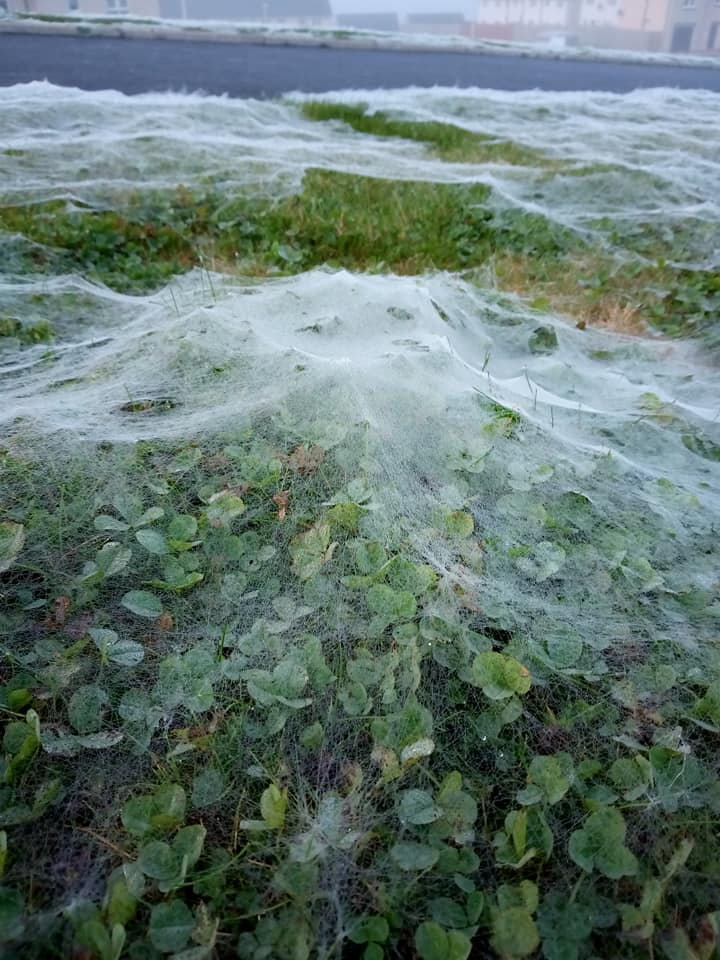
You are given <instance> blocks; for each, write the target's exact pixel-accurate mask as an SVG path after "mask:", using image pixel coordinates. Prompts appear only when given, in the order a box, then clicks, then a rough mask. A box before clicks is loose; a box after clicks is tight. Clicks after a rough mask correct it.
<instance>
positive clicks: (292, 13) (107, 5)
mask: <svg viewBox="0 0 720 960" xmlns="http://www.w3.org/2000/svg"><path fill="white" fill-rule="evenodd" d="M8 5H9V9H10V12H12V13H41V14H42V13H50V14H65V13H81V14H82V13H89V14H117V15H125V14H129V15H131V16H138V17H165V18H168V19H173V20H270V21H274V22H276V23H290V24H296V25H314V24H330V23H331V22H332V11H331V9H330V0H9V4H8Z"/></svg>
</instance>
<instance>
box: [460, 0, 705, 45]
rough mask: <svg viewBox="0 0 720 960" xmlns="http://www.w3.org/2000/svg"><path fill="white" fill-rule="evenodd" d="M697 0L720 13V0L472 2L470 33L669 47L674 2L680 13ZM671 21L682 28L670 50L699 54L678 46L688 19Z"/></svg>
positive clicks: (575, 42)
mask: <svg viewBox="0 0 720 960" xmlns="http://www.w3.org/2000/svg"><path fill="white" fill-rule="evenodd" d="M696 3H697V4H698V8H699V7H701V6H705V7H707V8H709V7H711V6H713V5H714V6H715V9H716V10H718V11H720V0H476V8H475V9H476V15H475V19H476V25H475V32H476V35H477V36H481V37H494V38H501V39H505V40H520V41H530V42H533V41H553V40H554V41H555V42H556V43H558V44H559V45H562V44H563V43H567V44H580V45H587V46H593V47H606V48H613V49H618V50H622V49H625V50H644V51H658V50H668V49H670V48H671V44H672V35H673V28H672V27H668V22H669V19H670V18H671V15H672V13H671V11H672V10H673V9H674V6H673V5H675V6H676V7H677V10H678V11H679V12H680V13H684V12H685V10H686V7H685V6H684V5H688V4H692V5H693V7H694V4H696ZM686 19H687V18H686ZM691 19H692V18H691ZM710 19H711V18H709V17H707V16H705V15H703V17H700V16H698V20H701V22H702V25H701V26H700V25H699V26H698V27H697V28H695V35H697V36H699V34H700V33H702V32H703V31H704V36H706V35H707V33H708V31H709V29H710V26H709V25H708V26H707V29H705V26H706V23H707V24H709V22H710ZM716 19H720V16H719V17H717V18H716ZM688 22H689V21H688ZM676 24H677V25H678V26H680V27H684V31H683V30H681V31H680V34H679V39H676V47H675V49H686V50H687V49H692V50H693V51H697V52H699V51H700V49H701V47H700V46H697V45H696V46H694V47H687V46H685V47H680V46H679V45H678V44H680V43H681V42H683V37H684V36H685V35H686V33H687V22H686V20H683V19H682V17H681V16H680V17H678V18H677V19H676ZM669 38H670V39H669ZM699 42H700V41H699V40H698V41H697V43H699ZM705 49H706V48H705Z"/></svg>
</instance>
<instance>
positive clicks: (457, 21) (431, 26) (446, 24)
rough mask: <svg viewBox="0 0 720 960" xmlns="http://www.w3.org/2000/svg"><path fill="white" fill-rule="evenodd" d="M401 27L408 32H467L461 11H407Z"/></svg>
mask: <svg viewBox="0 0 720 960" xmlns="http://www.w3.org/2000/svg"><path fill="white" fill-rule="evenodd" d="M403 29H404V30H407V31H408V33H452V34H463V33H467V22H466V20H465V16H464V14H462V13H455V12H453V11H449V12H439V13H409V14H408V15H407V17H406V18H405V23H404V25H403Z"/></svg>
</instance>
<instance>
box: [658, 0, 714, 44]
mask: <svg viewBox="0 0 720 960" xmlns="http://www.w3.org/2000/svg"><path fill="white" fill-rule="evenodd" d="M663 46H664V48H665V49H666V50H670V51H672V52H673V53H705V54H711V55H715V56H720V0H670V4H669V10H668V16H667V21H666V24H665V37H664V44H663Z"/></svg>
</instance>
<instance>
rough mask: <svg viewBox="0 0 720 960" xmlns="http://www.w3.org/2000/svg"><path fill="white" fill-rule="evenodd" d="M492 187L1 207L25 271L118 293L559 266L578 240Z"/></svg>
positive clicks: (362, 185)
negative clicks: (349, 273) (220, 268)
mask: <svg viewBox="0 0 720 960" xmlns="http://www.w3.org/2000/svg"><path fill="white" fill-rule="evenodd" d="M489 201H490V191H489V189H488V188H487V187H485V186H483V185H480V184H479V185H465V184H437V183H427V182H421V181H401V180H385V179H379V178H373V177H361V176H357V175H353V174H344V173H336V172H333V171H325V170H310V171H308V173H307V174H306V176H305V179H304V182H303V189H302V191H301V192H300V193H299V194H297V195H295V196H290V197H286V198H283V199H281V200H279V201H276V202H270V201H264V200H251V199H248V198H246V197H242V196H240V197H236V198H227V197H225V196H222V195H220V194H217V193H212V192H210V193H206V194H196V193H194V192H191V191H189V190H186V189H184V188H180V189H178V190H177V191H175V192H171V193H154V194H134V195H130V196H129V197H127V198H125V200H124V201H123V203H122V204H121V205H120V207H119V209H113V210H97V209H90V208H87V209H81V210H77V209H72V210H68V209H67V208H66V206H65V205H64V204H63V203H59V202H52V203H45V204H38V205H31V206H15V207H4V208H1V209H0V230H5V231H6V232H8V233H16V234H20V235H21V236H23V237H25V238H26V239H27V240H28V241H31V244H29V245H27V247H26V249H25V251H24V253H23V254H22V256H21V259H20V261H19V262H16V264H15V266H14V268H13V269H14V270H15V272H19V273H21V272H24V271H31V272H32V271H39V272H43V273H44V272H63V271H72V270H75V271H79V272H81V273H82V274H83V275H85V276H88V277H90V278H94V279H98V280H101V281H102V282H103V283H106V284H108V285H109V286H111V287H114V288H115V289H118V290H122V291H127V292H144V291H147V290H152V289H157V287H159V286H160V285H162V284H163V283H165V282H166V281H167V280H168V279H169V277H171V276H172V275H173V274H176V273H181V272H184V271H186V270H187V269H188V268H189V267H191V266H193V265H197V264H211V265H212V264H214V263H220V264H224V265H226V266H228V265H229V266H231V267H235V268H236V269H240V270H242V271H243V272H244V273H246V274H250V275H258V276H263V275H267V274H268V273H270V272H277V271H282V272H287V273H292V272H297V271H299V270H305V269H309V268H311V267H314V266H319V265H322V264H330V265H332V266H338V267H346V268H348V269H351V270H362V271H385V270H391V271H393V272H396V273H400V274H416V273H422V272H425V271H427V270H433V269H440V270H451V271H459V270H463V269H466V268H469V267H474V266H477V265H478V264H481V263H483V262H485V261H486V260H487V259H488V257H490V256H491V255H492V254H494V253H496V252H498V251H506V252H512V253H517V254H524V255H526V256H533V257H546V258H550V259H553V258H556V257H557V256H559V255H560V254H561V253H562V252H563V251H564V250H567V249H569V248H570V247H571V246H573V245H575V244H576V243H577V241H575V240H574V239H573V237H572V235H571V234H570V232H569V231H567V230H564V229H563V228H561V227H558V226H557V225H555V224H553V223H551V222H550V221H548V220H546V219H545V218H543V217H541V216H539V215H535V214H526V213H521V212H519V211H514V212H513V211H508V212H505V213H496V212H494V211H493V210H492V208H491V205H490V202H489Z"/></svg>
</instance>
